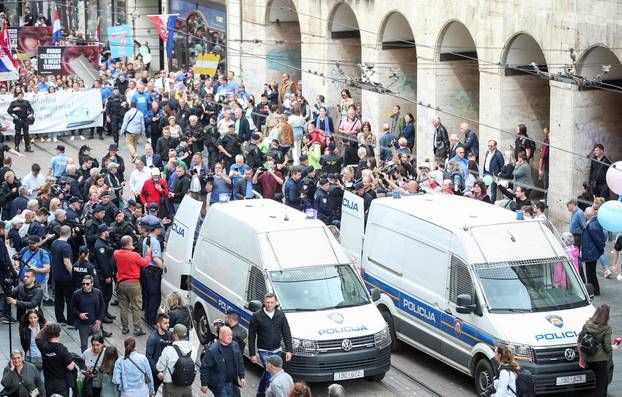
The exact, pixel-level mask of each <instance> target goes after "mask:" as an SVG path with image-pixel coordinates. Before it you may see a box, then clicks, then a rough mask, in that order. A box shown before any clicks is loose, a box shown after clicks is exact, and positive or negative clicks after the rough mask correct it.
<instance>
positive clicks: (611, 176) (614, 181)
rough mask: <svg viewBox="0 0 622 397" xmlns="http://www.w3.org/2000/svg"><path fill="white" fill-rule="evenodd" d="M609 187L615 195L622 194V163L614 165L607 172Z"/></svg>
mask: <svg viewBox="0 0 622 397" xmlns="http://www.w3.org/2000/svg"><path fill="white" fill-rule="evenodd" d="M607 186H609V189H611V191H612V192H614V193H615V194H622V161H618V162H617V163H613V164H612V165H611V166H610V167H609V169H608V170H607Z"/></svg>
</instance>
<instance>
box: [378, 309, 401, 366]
mask: <svg viewBox="0 0 622 397" xmlns="http://www.w3.org/2000/svg"><path fill="white" fill-rule="evenodd" d="M380 314H381V315H382V318H383V319H384V321H385V322H386V323H387V325H388V326H389V335H391V351H392V352H396V351H398V350H400V348H401V344H400V341H399V340H397V336H396V334H395V323H394V322H393V316H392V315H391V313H389V312H388V311H386V310H382V311H381V312H380ZM382 376H383V377H384V374H383V375H382Z"/></svg>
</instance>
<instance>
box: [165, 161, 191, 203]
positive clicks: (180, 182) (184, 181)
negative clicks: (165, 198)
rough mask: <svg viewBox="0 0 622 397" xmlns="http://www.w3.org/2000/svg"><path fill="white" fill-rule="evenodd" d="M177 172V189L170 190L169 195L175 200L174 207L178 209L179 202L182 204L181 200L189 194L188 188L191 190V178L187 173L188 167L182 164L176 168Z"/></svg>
mask: <svg viewBox="0 0 622 397" xmlns="http://www.w3.org/2000/svg"><path fill="white" fill-rule="evenodd" d="M175 172H177V182H175V189H174V190H173V191H172V192H169V197H170V198H171V200H172V201H173V208H174V209H175V211H177V208H179V204H181V200H183V199H184V196H185V195H186V194H188V190H190V182H191V179H190V177H189V176H188V174H186V169H185V168H184V167H183V166H181V165H178V166H177V168H175Z"/></svg>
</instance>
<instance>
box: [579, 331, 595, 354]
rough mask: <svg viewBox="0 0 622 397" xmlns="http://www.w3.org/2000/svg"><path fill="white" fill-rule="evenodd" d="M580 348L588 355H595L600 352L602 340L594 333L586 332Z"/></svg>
mask: <svg viewBox="0 0 622 397" xmlns="http://www.w3.org/2000/svg"><path fill="white" fill-rule="evenodd" d="M579 348H580V349H581V352H582V353H584V354H586V355H588V356H593V355H594V354H596V353H597V352H598V349H600V341H599V340H598V339H596V338H595V337H594V335H592V334H588V333H585V334H583V336H582V337H581V341H580V342H579Z"/></svg>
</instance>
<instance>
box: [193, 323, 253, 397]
mask: <svg viewBox="0 0 622 397" xmlns="http://www.w3.org/2000/svg"><path fill="white" fill-rule="evenodd" d="M244 386H246V380H245V379H244V357H243V356H242V351H241V350H240V347H239V346H238V344H237V343H236V342H235V341H233V333H232V332H231V328H229V327H227V326H223V327H220V330H219V332H218V341H215V342H214V343H212V344H210V345H209V346H208V348H207V350H206V352H205V356H203V360H202V361H201V392H203V393H207V392H208V391H209V390H210V389H211V391H212V393H214V395H215V396H235V395H239V390H238V387H244Z"/></svg>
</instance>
